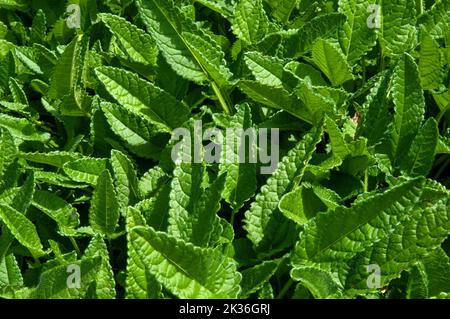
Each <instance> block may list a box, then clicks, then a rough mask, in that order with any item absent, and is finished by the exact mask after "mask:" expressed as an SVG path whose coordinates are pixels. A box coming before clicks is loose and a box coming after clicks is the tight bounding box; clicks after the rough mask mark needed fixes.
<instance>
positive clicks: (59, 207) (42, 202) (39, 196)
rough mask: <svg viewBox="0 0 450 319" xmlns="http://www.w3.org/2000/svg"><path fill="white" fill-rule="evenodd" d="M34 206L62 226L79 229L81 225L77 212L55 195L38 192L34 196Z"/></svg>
mask: <svg viewBox="0 0 450 319" xmlns="http://www.w3.org/2000/svg"><path fill="white" fill-rule="evenodd" d="M32 205H33V206H34V207H36V208H37V209H39V210H41V211H42V212H44V213H45V214H46V215H47V216H49V217H50V218H51V219H53V220H54V221H56V222H57V223H58V225H60V226H64V227H77V226H78V225H79V223H80V221H79V215H78V212H77V210H76V209H75V208H74V207H72V205H70V204H69V203H67V202H66V201H65V200H64V199H62V198H61V197H59V196H58V195H56V194H54V193H50V192H47V191H41V190H36V191H35V192H34V195H33V202H32Z"/></svg>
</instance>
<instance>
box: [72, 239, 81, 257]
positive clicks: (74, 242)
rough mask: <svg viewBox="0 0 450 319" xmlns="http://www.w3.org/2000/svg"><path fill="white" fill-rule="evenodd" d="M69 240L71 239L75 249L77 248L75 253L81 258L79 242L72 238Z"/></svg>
mask: <svg viewBox="0 0 450 319" xmlns="http://www.w3.org/2000/svg"><path fill="white" fill-rule="evenodd" d="M69 239H70V242H71V243H72V245H73V248H75V251H76V252H77V255H78V256H81V251H80V247H78V244H77V242H76V241H75V239H74V238H73V237H72V236H71V237H69Z"/></svg>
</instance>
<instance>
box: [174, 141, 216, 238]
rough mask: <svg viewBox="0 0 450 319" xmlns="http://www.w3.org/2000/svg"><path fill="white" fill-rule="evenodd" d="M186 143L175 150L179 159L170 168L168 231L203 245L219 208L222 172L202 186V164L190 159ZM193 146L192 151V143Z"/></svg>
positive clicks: (203, 166)
mask: <svg viewBox="0 0 450 319" xmlns="http://www.w3.org/2000/svg"><path fill="white" fill-rule="evenodd" d="M194 134H196V133H194ZM180 143H181V142H180ZM186 144H187V145H186ZM186 144H185V143H183V145H181V147H180V148H179V150H178V153H177V159H181V160H179V161H177V163H176V166H175V169H174V172H173V179H172V183H171V192H170V202H169V206H170V210H169V228H168V232H169V234H170V235H171V236H173V237H175V238H178V239H182V240H184V241H186V242H191V243H193V244H194V245H196V246H204V247H206V246H208V244H209V242H210V238H211V234H212V232H213V230H214V224H215V222H216V220H217V219H218V216H217V215H216V212H217V211H218V210H219V208H220V204H219V202H220V199H221V193H222V190H223V187H224V183H225V176H224V175H220V176H219V177H217V179H216V180H215V181H214V182H213V183H212V184H211V185H210V187H209V189H205V187H204V186H203V181H204V177H205V173H206V169H205V168H206V167H205V165H204V164H203V163H193V162H194V158H193V156H192V155H191V145H190V143H186ZM193 148H194V149H193V151H194V152H195V146H194V147H193ZM194 156H195V155H194Z"/></svg>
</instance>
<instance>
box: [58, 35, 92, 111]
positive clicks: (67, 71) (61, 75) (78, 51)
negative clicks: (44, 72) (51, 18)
mask: <svg viewBox="0 0 450 319" xmlns="http://www.w3.org/2000/svg"><path fill="white" fill-rule="evenodd" d="M88 40H89V39H88V37H87V36H81V35H80V36H78V37H75V38H74V39H73V40H72V41H71V42H70V44H69V45H68V46H67V47H66V48H65V50H64V52H63V54H62V55H61V57H60V58H59V59H58V62H57V64H56V66H55V68H54V70H53V73H52V77H51V79H50V87H49V95H50V96H51V97H53V98H67V99H69V98H72V99H74V101H75V103H76V106H75V108H74V109H71V107H72V104H71V105H70V106H65V109H64V110H65V111H66V112H68V113H74V114H78V113H79V112H80V111H81V113H80V114H83V113H82V112H83V111H85V110H84V109H83V108H84V106H83V101H82V99H81V96H80V92H81V90H82V88H83V87H84V86H83V84H82V80H83V77H84V72H85V70H84V69H85V61H86V59H87V54H88V42H89V41H88Z"/></svg>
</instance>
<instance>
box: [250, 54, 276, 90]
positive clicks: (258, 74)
mask: <svg viewBox="0 0 450 319" xmlns="http://www.w3.org/2000/svg"><path fill="white" fill-rule="evenodd" d="M244 60H245V63H246V64H247V67H248V68H249V69H250V71H252V74H253V76H254V77H255V79H256V81H258V82H259V83H261V84H264V85H268V86H273V87H283V64H282V61H281V60H280V59H277V58H275V57H268V56H264V55H262V54H260V53H258V52H247V53H245V56H244Z"/></svg>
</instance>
